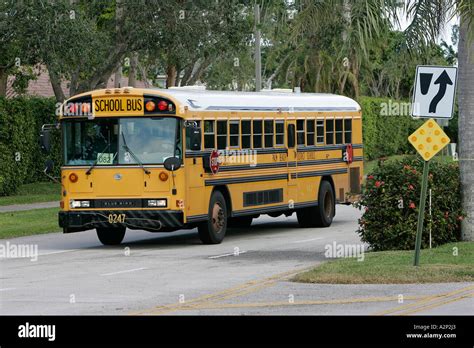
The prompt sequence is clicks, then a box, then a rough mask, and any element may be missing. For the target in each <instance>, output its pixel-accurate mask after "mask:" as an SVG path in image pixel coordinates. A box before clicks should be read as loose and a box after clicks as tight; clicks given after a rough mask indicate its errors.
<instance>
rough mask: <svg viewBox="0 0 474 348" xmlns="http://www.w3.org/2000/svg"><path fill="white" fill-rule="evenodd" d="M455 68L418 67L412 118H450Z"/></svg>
mask: <svg viewBox="0 0 474 348" xmlns="http://www.w3.org/2000/svg"><path fill="white" fill-rule="evenodd" d="M456 80H457V68H455V67H452V66H449V67H447V66H428V65H418V66H417V67H416V76H415V93H413V105H412V110H411V114H412V116H413V117H428V118H452V117H453V110H454V96H455V92H456Z"/></svg>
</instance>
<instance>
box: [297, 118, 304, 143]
mask: <svg viewBox="0 0 474 348" xmlns="http://www.w3.org/2000/svg"><path fill="white" fill-rule="evenodd" d="M296 140H297V141H296V142H297V143H298V145H303V146H304V120H296Z"/></svg>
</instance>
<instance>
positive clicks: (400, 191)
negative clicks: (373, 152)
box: [355, 156, 464, 250]
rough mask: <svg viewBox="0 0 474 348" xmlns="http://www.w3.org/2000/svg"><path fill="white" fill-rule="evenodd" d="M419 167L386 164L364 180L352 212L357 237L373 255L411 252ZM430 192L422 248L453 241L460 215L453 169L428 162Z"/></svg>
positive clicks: (406, 161) (410, 162)
mask: <svg viewBox="0 0 474 348" xmlns="http://www.w3.org/2000/svg"><path fill="white" fill-rule="evenodd" d="M422 174H423V161H422V160H421V159H420V158H416V157H413V156H410V157H406V158H403V159H401V160H392V161H386V162H384V163H382V164H380V165H379V166H378V167H376V168H375V169H374V171H373V172H372V173H369V175H368V176H367V178H366V182H365V184H364V187H363V193H362V197H361V200H360V201H358V202H357V203H355V206H356V207H358V208H359V209H361V210H363V215H362V217H361V218H360V219H359V228H358V230H357V233H358V234H359V235H360V236H361V239H362V241H364V242H367V243H368V244H369V245H370V246H371V247H372V248H373V249H374V250H397V249H413V248H414V245H415V238H416V226H417V221H418V210H419V204H420V192H421V179H422ZM430 189H431V196H432V198H431V215H430V214H429V195H428V194H427V199H426V203H425V208H426V210H425V222H424V230H423V238H422V247H428V246H429V228H431V235H432V246H433V247H435V246H437V245H441V244H444V243H448V242H453V241H456V240H459V238H460V235H461V233H460V228H461V226H460V224H461V221H462V219H463V218H464V214H463V212H462V209H461V195H460V181H459V168H458V164H457V163H455V162H454V163H441V162H438V161H435V160H432V161H431V163H430V172H429V176H428V193H429V190H430Z"/></svg>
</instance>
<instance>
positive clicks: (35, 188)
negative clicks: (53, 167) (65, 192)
mask: <svg viewBox="0 0 474 348" xmlns="http://www.w3.org/2000/svg"><path fill="white" fill-rule="evenodd" d="M60 195H61V185H60V184H57V183H53V182H37V183H33V184H25V185H21V186H20V187H19V188H18V192H17V194H15V195H14V196H5V197H0V206H3V205H11V204H27V203H40V202H51V201H59V200H60V198H61V197H60Z"/></svg>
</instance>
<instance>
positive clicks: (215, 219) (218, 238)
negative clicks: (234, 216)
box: [198, 191, 227, 244]
mask: <svg viewBox="0 0 474 348" xmlns="http://www.w3.org/2000/svg"><path fill="white" fill-rule="evenodd" d="M226 229H227V205H226V202H225V198H224V196H223V195H222V193H220V192H219V191H215V192H214V193H213V194H212V196H211V201H210V202H209V213H208V219H207V221H206V222H203V223H201V224H200V225H199V226H198V232H199V238H200V239H201V241H202V242H203V243H204V244H219V243H221V242H222V241H223V240H224V237H225V232H226Z"/></svg>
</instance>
